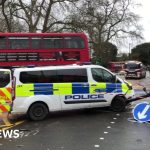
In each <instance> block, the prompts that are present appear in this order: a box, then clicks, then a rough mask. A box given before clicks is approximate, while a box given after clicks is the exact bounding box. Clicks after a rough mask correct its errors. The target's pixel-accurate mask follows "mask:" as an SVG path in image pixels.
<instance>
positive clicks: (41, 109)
mask: <svg viewBox="0 0 150 150" xmlns="http://www.w3.org/2000/svg"><path fill="white" fill-rule="evenodd" d="M48 112H49V111H48V108H47V106H46V105H45V104H43V103H34V104H32V105H31V107H30V108H29V111H28V117H29V118H30V119H31V120H34V121H40V120H43V119H45V118H46V117H47V115H48Z"/></svg>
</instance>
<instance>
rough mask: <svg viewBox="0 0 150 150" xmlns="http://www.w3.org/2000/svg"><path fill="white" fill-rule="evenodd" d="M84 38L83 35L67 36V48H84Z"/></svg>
mask: <svg viewBox="0 0 150 150" xmlns="http://www.w3.org/2000/svg"><path fill="white" fill-rule="evenodd" d="M84 47H85V45H84V40H83V39H82V38H81V37H75V36H73V37H65V48H84Z"/></svg>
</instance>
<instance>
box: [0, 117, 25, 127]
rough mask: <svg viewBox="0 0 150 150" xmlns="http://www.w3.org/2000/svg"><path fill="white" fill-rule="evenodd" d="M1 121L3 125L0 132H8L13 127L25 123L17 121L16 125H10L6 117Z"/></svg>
mask: <svg viewBox="0 0 150 150" xmlns="http://www.w3.org/2000/svg"><path fill="white" fill-rule="evenodd" d="M2 121H3V123H4V125H0V130H8V129H10V128H13V127H15V126H17V125H19V124H22V123H23V122H25V120H22V121H18V122H16V123H10V122H9V119H8V116H4V117H3V118H2Z"/></svg>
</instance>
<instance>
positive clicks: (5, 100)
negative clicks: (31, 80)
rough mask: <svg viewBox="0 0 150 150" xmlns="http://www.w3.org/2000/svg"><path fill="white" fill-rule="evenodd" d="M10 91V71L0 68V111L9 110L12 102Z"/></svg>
mask: <svg viewBox="0 0 150 150" xmlns="http://www.w3.org/2000/svg"><path fill="white" fill-rule="evenodd" d="M11 91H12V82H11V71H10V70H9V69H0V113H6V112H9V111H10V107H11V102H12V95H11Z"/></svg>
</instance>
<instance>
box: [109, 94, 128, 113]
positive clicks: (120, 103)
mask: <svg viewBox="0 0 150 150" xmlns="http://www.w3.org/2000/svg"><path fill="white" fill-rule="evenodd" d="M125 108H126V102H125V98H124V97H121V96H116V97H115V98H114V99H113V101H112V102H111V109H112V110H113V111H116V112H122V111H124V110H125Z"/></svg>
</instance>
